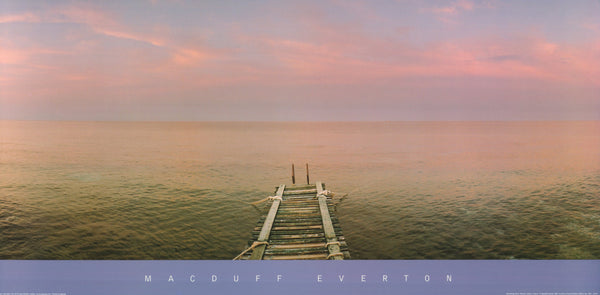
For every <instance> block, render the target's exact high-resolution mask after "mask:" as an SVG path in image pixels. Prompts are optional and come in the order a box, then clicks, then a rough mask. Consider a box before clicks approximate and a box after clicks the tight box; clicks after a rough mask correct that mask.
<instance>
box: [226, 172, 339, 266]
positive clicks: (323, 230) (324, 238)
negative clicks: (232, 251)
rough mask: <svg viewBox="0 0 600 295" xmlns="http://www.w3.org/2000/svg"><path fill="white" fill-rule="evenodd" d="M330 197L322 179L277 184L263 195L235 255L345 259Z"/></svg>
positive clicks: (257, 257)
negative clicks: (254, 219)
mask: <svg viewBox="0 0 600 295" xmlns="http://www.w3.org/2000/svg"><path fill="white" fill-rule="evenodd" d="M307 169H308V166H307ZM293 182H295V179H294V177H293ZM307 182H309V179H308V174H307ZM332 197H333V194H332V193H331V192H329V191H327V190H325V184H323V183H322V182H317V183H315V184H307V185H291V186H286V185H283V184H282V185H280V186H279V187H277V190H276V192H275V195H274V196H270V197H268V198H267V200H268V204H267V205H266V206H265V210H264V212H263V214H262V216H261V217H260V219H259V221H258V223H257V225H256V227H255V228H254V231H253V232H252V240H251V241H249V243H248V249H246V251H244V252H242V253H241V254H240V255H239V256H238V257H236V259H243V260H248V259H249V260H261V259H262V260H284V259H331V260H343V259H349V258H350V252H349V250H348V245H347V244H346V241H345V238H344V235H343V234H342V229H341V227H340V224H339V221H338V219H337V217H336V216H335V210H334V205H333V202H332Z"/></svg>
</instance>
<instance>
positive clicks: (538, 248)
mask: <svg viewBox="0 0 600 295" xmlns="http://www.w3.org/2000/svg"><path fill="white" fill-rule="evenodd" d="M291 163H296V165H297V166H298V169H297V171H296V173H297V174H298V175H303V173H304V172H303V170H302V169H303V166H304V164H305V163H309V164H310V168H311V180H322V181H323V182H325V183H326V185H327V188H328V189H330V190H332V191H334V192H336V193H337V195H338V197H339V196H341V195H344V194H348V196H347V197H346V198H344V199H340V198H337V199H335V200H336V202H339V203H338V205H337V213H336V214H337V216H338V218H339V220H340V222H341V226H342V228H343V230H344V234H345V237H346V240H347V242H348V244H349V246H350V250H351V254H352V258H354V259H510V258H517V259H519V258H534V259H563V258H567V259H582V258H585V259H600V122H598V121H596V122H380V123H204V122H202V123H147V122H144V123H129V122H17V121H0V258H1V259H231V258H232V257H234V256H236V255H237V254H238V253H239V252H240V251H242V250H243V249H244V248H245V247H246V244H247V241H248V239H250V232H251V231H252V229H253V228H254V226H255V225H256V222H257V220H258V218H259V212H258V211H257V210H256V209H255V208H254V207H253V206H251V205H249V204H248V203H249V202H252V201H256V200H259V199H262V198H264V197H266V196H268V195H271V194H273V191H274V189H275V186H276V185H279V184H284V183H285V184H289V183H290V182H291V180H290V176H289V175H290V164H291ZM301 168H302V169H301ZM298 178H299V179H303V176H301V177H298Z"/></svg>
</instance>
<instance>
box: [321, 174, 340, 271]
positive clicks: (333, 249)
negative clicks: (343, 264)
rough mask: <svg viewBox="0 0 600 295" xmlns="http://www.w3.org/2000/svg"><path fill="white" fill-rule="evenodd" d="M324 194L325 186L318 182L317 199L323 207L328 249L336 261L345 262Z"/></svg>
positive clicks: (324, 229) (322, 213) (322, 215)
mask: <svg viewBox="0 0 600 295" xmlns="http://www.w3.org/2000/svg"><path fill="white" fill-rule="evenodd" d="M322 193H323V184H322V183H321V182H317V198H318V199H319V206H320V207H321V217H322V218H323V231H324V232H325V238H326V239H327V244H328V246H327V249H328V250H329V255H330V257H331V258H332V259H334V260H343V259H344V257H343V255H340V254H343V253H341V251H340V245H339V242H338V239H337V236H336V234H335V230H334V229H333V224H332V222H331V216H330V215H329V207H328V206H327V197H325V196H324V195H322Z"/></svg>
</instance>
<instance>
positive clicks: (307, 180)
mask: <svg viewBox="0 0 600 295" xmlns="http://www.w3.org/2000/svg"><path fill="white" fill-rule="evenodd" d="M292 184H296V172H295V170H294V164H292ZM306 184H310V176H309V175H308V163H306Z"/></svg>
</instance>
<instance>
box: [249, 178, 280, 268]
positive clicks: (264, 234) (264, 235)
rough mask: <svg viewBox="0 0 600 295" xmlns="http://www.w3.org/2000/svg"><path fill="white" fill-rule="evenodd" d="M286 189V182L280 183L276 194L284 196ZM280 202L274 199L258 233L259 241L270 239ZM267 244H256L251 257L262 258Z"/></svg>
mask: <svg viewBox="0 0 600 295" xmlns="http://www.w3.org/2000/svg"><path fill="white" fill-rule="evenodd" d="M284 190H285V184H282V185H280V186H279V189H278V190H277V193H276V194H275V196H277V197H281V196H283V191H284ZM280 203H281V200H279V199H275V200H273V204H271V209H269V213H268V214H267V218H266V220H265V223H264V224H263V227H262V230H261V231H260V234H259V235H258V239H257V241H258V242H266V241H267V240H268V239H269V234H270V233H271V227H272V226H273V221H275V215H277V210H278V209H279V204H280ZM266 246H267V245H266V244H263V245H259V246H256V247H255V248H254V250H253V251H252V255H251V256H250V259H253V260H258V259H262V257H263V254H264V251H265V248H266Z"/></svg>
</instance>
